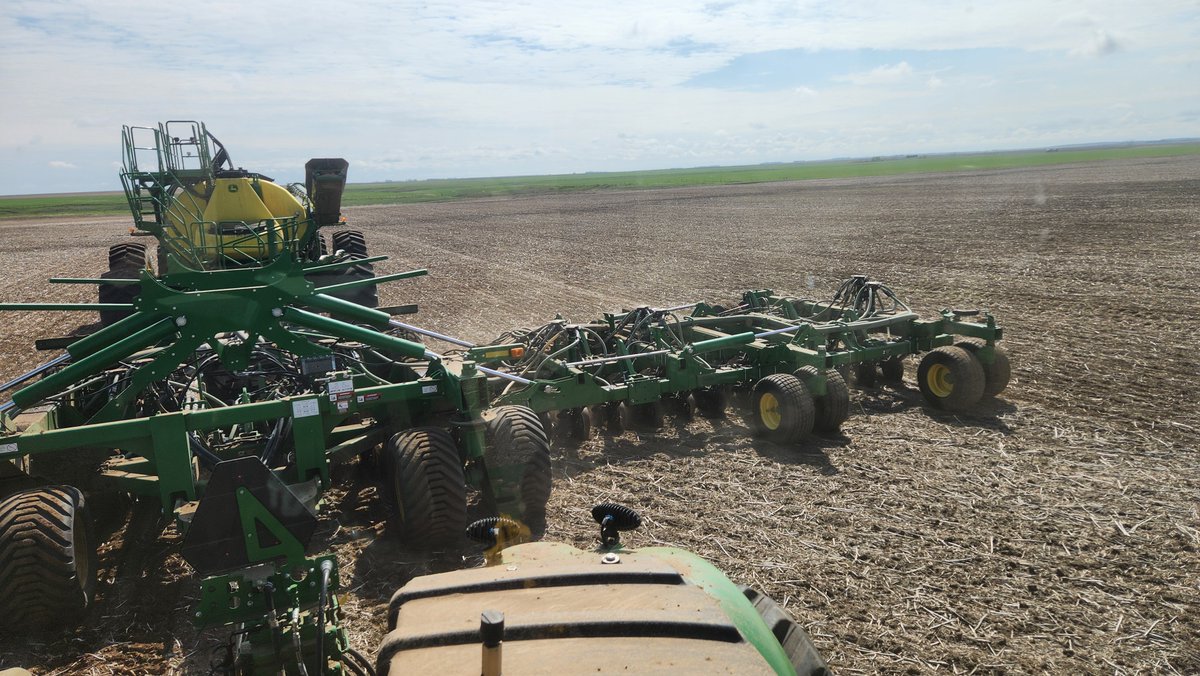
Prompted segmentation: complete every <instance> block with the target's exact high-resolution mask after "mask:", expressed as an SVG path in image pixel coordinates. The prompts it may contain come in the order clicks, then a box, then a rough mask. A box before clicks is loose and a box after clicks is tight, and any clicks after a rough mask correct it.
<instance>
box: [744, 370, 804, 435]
mask: <svg viewBox="0 0 1200 676" xmlns="http://www.w3.org/2000/svg"><path fill="white" fill-rule="evenodd" d="M815 417H816V410H815V407H814V405H813V398H812V395H811V394H809V392H808V387H806V386H805V385H804V383H803V382H801V380H800V379H799V378H797V377H796V376H793V375H791V374H788V373H774V374H771V375H769V376H767V377H765V378H763V379H762V380H759V381H758V382H757V383H755V384H754V391H753V396H752V397H751V411H750V423H751V428H752V429H753V430H754V433H755V435H757V436H761V437H765V438H767V439H770V440H771V441H774V442H777V443H781V444H790V443H795V442H797V441H799V440H800V439H802V438H804V437H805V436H808V434H809V433H811V432H812V430H813V422H814V418H815Z"/></svg>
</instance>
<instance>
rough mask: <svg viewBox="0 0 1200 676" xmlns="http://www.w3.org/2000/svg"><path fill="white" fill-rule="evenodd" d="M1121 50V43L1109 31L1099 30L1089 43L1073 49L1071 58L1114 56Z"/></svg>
mask: <svg viewBox="0 0 1200 676" xmlns="http://www.w3.org/2000/svg"><path fill="white" fill-rule="evenodd" d="M1120 49H1121V45H1120V43H1118V42H1117V39H1116V38H1114V37H1113V36H1112V35H1111V34H1109V33H1108V31H1105V30H1101V29H1099V28H1097V29H1096V30H1094V31H1093V32H1092V34H1091V36H1090V37H1089V38H1088V39H1087V41H1086V42H1085V43H1084V44H1082V45H1080V46H1078V47H1076V48H1075V49H1072V50H1071V51H1070V54H1071V56H1081V57H1093V58H1094V57H1098V56H1107V55H1109V54H1113V53H1115V52H1117V51H1119V50H1120Z"/></svg>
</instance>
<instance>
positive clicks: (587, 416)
mask: <svg viewBox="0 0 1200 676" xmlns="http://www.w3.org/2000/svg"><path fill="white" fill-rule="evenodd" d="M567 420H568V421H569V424H570V434H571V438H572V439H574V440H575V441H587V440H588V439H591V438H592V429H593V428H595V426H596V413H595V411H593V410H592V407H591V406H584V407H582V408H574V409H571V410H570V411H568V412H567ZM544 427H545V426H544V425H543V428H544ZM547 436H549V435H548V434H547Z"/></svg>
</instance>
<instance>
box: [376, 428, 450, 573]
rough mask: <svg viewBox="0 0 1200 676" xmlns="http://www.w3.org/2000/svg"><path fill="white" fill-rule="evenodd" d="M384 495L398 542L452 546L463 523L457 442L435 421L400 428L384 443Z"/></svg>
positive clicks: (424, 546) (427, 546) (439, 547)
mask: <svg viewBox="0 0 1200 676" xmlns="http://www.w3.org/2000/svg"><path fill="white" fill-rule="evenodd" d="M383 466H384V470H385V471H384V476H385V480H386V481H387V482H388V486H387V490H385V491H384V493H385V495H389V496H391V498H392V500H391V502H392V506H393V507H394V508H395V513H396V518H395V519H394V524H395V529H396V531H397V534H398V535H399V537H400V541H401V542H403V543H404V544H406V545H408V546H411V547H413V548H416V549H421V550H426V551H428V550H443V549H446V548H449V547H451V546H453V545H454V544H455V543H456V542H457V541H458V539H459V538H460V537H462V533H463V529H464V528H465V527H466V524H467V490H466V479H465V477H464V476H463V466H462V461H461V460H460V459H459V456H458V447H457V446H456V445H455V443H454V438H453V437H451V436H450V433H449V432H447V431H446V430H444V429H441V428H439V427H416V428H413V429H409V430H404V431H403V432H400V433H398V434H396V435H395V436H393V437H392V438H391V439H390V440H388V442H387V444H386V445H385V446H384V457H383Z"/></svg>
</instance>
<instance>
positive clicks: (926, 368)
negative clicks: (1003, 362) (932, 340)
mask: <svg viewBox="0 0 1200 676" xmlns="http://www.w3.org/2000/svg"><path fill="white" fill-rule="evenodd" d="M917 385H918V386H919V387H920V388H921V394H922V395H924V396H925V400H926V401H928V402H929V403H930V404H933V405H934V406H936V407H937V408H940V409H944V410H947V411H962V410H965V409H968V408H970V407H972V406H974V405H975V404H977V403H979V400H980V399H982V398H983V389H984V373H983V365H982V364H980V363H979V360H978V359H976V358H975V355H973V354H971V353H970V352H969V351H967V350H965V349H963V348H961V347H954V346H945V347H939V348H935V349H933V350H930V351H929V352H927V353H926V354H925V356H924V357H922V358H921V364H920V366H918V367H917Z"/></svg>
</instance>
